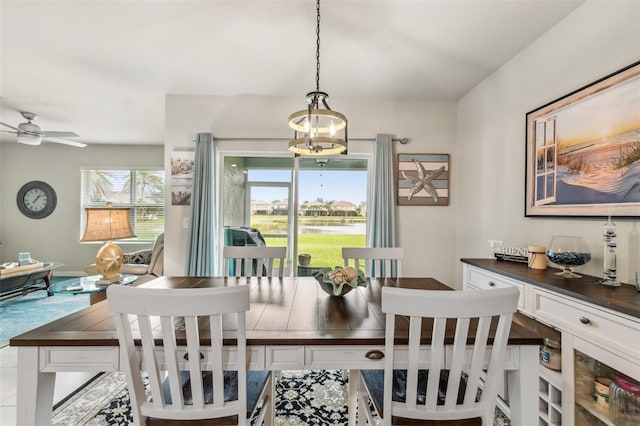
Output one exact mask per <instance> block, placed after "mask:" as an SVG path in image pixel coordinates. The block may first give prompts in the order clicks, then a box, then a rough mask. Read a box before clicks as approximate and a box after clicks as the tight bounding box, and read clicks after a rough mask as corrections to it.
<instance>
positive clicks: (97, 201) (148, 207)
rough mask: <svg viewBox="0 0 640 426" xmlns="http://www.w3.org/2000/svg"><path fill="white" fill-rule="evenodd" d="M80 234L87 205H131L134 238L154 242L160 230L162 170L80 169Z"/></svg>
mask: <svg viewBox="0 0 640 426" xmlns="http://www.w3.org/2000/svg"><path fill="white" fill-rule="evenodd" d="M80 173H81V178H80V181H81V186H80V191H81V194H80V203H81V206H82V213H81V221H80V235H82V234H83V232H84V228H85V224H86V219H87V215H86V212H85V208H87V207H104V206H105V203H106V202H111V203H112V204H113V206H114V207H129V208H131V212H132V215H131V224H132V226H133V231H134V232H135V234H136V235H137V237H136V238H135V240H136V241H154V240H155V238H156V237H157V236H158V235H160V234H161V233H162V232H164V202H165V197H164V170H162V169H81V171H80Z"/></svg>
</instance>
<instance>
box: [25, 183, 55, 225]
mask: <svg viewBox="0 0 640 426" xmlns="http://www.w3.org/2000/svg"><path fill="white" fill-rule="evenodd" d="M16 201H17V203H18V208H19V209H20V211H21V212H22V214H24V215H25V216H27V217H30V218H32V219H42V218H45V217H47V216H49V215H50V214H51V213H53V211H54V210H55V208H56V203H57V198H56V192H55V191H54V190H53V188H52V187H51V186H50V185H49V184H47V183H45V182H41V181H32V182H28V183H26V184H24V185H23V186H22V188H20V190H19V191H18V196H17V200H16Z"/></svg>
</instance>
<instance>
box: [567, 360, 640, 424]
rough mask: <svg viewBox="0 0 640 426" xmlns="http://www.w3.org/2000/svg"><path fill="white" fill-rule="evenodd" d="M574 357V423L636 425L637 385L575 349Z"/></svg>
mask: <svg viewBox="0 0 640 426" xmlns="http://www.w3.org/2000/svg"><path fill="white" fill-rule="evenodd" d="M574 356H575V362H574V384H575V395H574V397H575V413H574V415H575V422H574V423H575V424H576V425H594V426H600V425H615V426H631V425H634V426H635V425H640V382H639V381H638V380H637V379H636V378H632V377H629V376H628V375H626V374H624V373H623V372H621V371H619V370H616V369H615V368H613V367H612V366H610V365H607V364H606V363H605V362H603V361H602V360H597V359H595V358H594V357H592V356H589V355H587V354H586V353H584V352H581V351H579V350H577V349H576V350H575V351H574Z"/></svg>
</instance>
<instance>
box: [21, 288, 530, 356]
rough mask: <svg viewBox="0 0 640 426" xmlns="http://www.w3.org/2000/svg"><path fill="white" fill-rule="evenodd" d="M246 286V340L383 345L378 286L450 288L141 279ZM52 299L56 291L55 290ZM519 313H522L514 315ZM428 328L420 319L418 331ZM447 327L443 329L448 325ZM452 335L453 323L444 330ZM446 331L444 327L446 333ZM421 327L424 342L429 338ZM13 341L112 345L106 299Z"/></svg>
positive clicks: (519, 335) (519, 332) (525, 341)
mask: <svg viewBox="0 0 640 426" xmlns="http://www.w3.org/2000/svg"><path fill="white" fill-rule="evenodd" d="M237 284H248V285H250V286H251V308H250V311H249V312H248V313H247V344H248V345H370V346H373V345H384V324H385V321H384V314H383V313H382V311H381V306H380V302H381V289H382V287H383V286H394V287H405V288H417V289H425V290H451V288H449V287H447V286H446V285H444V284H442V283H440V282H438V281H436V280H435V279H433V278H400V279H386V280H371V281H370V282H368V283H367V285H366V287H358V288H356V289H354V290H352V291H351V292H349V293H348V294H346V295H345V296H343V297H331V296H329V295H328V294H326V293H325V292H324V291H323V290H322V289H321V288H320V286H319V285H318V283H317V282H316V280H315V279H314V278H311V277H291V278H282V279H279V278H271V279H268V278H251V279H246V278H230V279H225V278H222V277H160V278H157V279H154V280H152V281H149V282H147V283H145V284H142V285H141V286H142V287H154V288H198V287H219V286H225V285H237ZM54 297H55V296H54ZM516 315H520V314H516ZM521 324H523V323H519V322H518V321H514V324H513V326H512V330H511V333H510V336H509V343H510V344H514V345H515V344H521V345H538V344H541V343H542V338H541V336H540V335H539V334H538V333H537V332H536V330H535V328H534V327H530V328H528V326H527V325H526V323H524V326H523V325H521ZM223 327H224V329H225V332H224V334H225V340H227V341H228V342H229V343H230V342H231V341H232V340H234V339H235V336H234V334H235V333H234V330H235V327H234V324H226V325H224V326H223ZM430 328H431V323H430V322H429V321H423V330H428V329H430ZM448 328H449V327H448ZM449 331H450V332H451V333H450V335H451V336H452V335H453V325H452V327H451V330H449ZM448 334H449V332H448ZM407 336H408V321H406V320H405V321H402V320H401V321H396V342H397V343H400V344H402V343H406V338H407ZM429 336H430V333H427V336H426V337H425V339H423V343H424V344H428V343H430V342H429V340H430V337H429ZM10 344H11V346H117V345H118V339H117V334H116V328H115V323H114V321H113V318H112V314H111V312H110V311H109V306H108V303H107V302H106V301H105V302H100V303H97V304H95V305H93V306H90V307H88V308H85V309H83V310H81V311H78V312H76V313H74V314H71V315H68V316H66V317H64V318H61V319H59V320H56V321H53V322H51V323H49V324H45V325H43V326H42V327H39V328H36V329H34V330H31V331H29V332H27V333H24V334H22V335H19V336H16V337H14V338H12V339H11V340H10Z"/></svg>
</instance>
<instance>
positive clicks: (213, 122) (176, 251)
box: [165, 93, 458, 283]
mask: <svg viewBox="0 0 640 426" xmlns="http://www.w3.org/2000/svg"><path fill="white" fill-rule="evenodd" d="M304 102H305V100H304V94H303V93H301V94H300V97H299V98H265V97H258V96H241V97H219V96H186V95H185V96H182V95H169V96H167V97H166V108H167V110H166V122H165V123H166V144H165V167H166V169H167V170H168V165H169V161H170V157H171V151H172V150H174V149H176V148H192V147H194V146H195V145H194V143H193V142H192V139H193V137H194V135H195V134H196V133H197V132H203V131H204V132H207V131H208V132H212V133H213V135H214V136H217V137H221V138H225V137H243V138H245V137H247V138H248V137H273V138H277V137H284V138H287V137H291V136H292V135H293V134H292V132H291V131H290V130H289V129H288V127H287V117H288V116H289V114H290V113H291V112H293V111H296V110H299V109H301V108H303V107H304V106H305V103H304ZM330 104H331V106H332V108H334V109H336V110H337V111H340V112H342V113H343V114H345V115H346V116H347V117H348V119H349V134H350V137H352V138H375V135H376V134H377V133H389V134H394V135H396V136H398V137H408V138H411V143H409V144H407V145H400V144H398V143H396V144H395V148H396V151H397V152H406V153H449V154H452V153H453V150H454V141H455V126H456V121H455V103H454V102H449V101H414V102H406V101H405V102H394V101H389V100H375V99H373V100H353V99H351V100H349V99H339V98H332V99H331V102H330ZM220 149H221V150H227V151H235V152H238V151H244V152H250V153H259V152H265V153H279V154H281V155H287V156H288V155H290V153H288V151H287V141H286V140H283V141H281V142H265V141H254V142H242V143H240V142H221V143H220ZM370 150H371V142H359V143H358V142H353V143H351V144H350V146H349V152H350V153H354V154H356V153H364V152H370ZM451 167H452V168H453V169H454V170H455V168H456V167H458V165H457V158H456V157H455V155H452V157H451ZM452 184H453V185H457V183H456V182H455V181H454V182H453V183H452ZM457 203H458V201H457V200H456V198H455V196H453V197H452V201H451V205H449V206H446V207H413V206H406V207H405V206H403V207H400V208H398V216H397V218H398V222H399V224H400V225H399V233H398V235H399V241H398V242H399V244H401V245H402V246H404V248H405V256H406V260H405V261H404V263H403V272H404V273H405V274H407V275H409V276H419V275H423V276H424V275H429V276H433V277H436V278H438V279H439V280H441V281H442V282H445V283H451V282H452V281H453V271H454V268H455V267H457V262H455V261H454V259H453V255H454V250H453V243H454V238H453V236H454V217H455V215H454V209H456V208H457ZM189 215H190V210H189V207H187V206H170V207H169V208H168V209H167V226H166V231H165V239H166V245H165V272H166V273H168V274H175V275H180V274H184V263H185V253H186V240H187V236H188V231H187V230H186V229H184V228H183V227H182V221H183V218H188V217H189Z"/></svg>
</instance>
